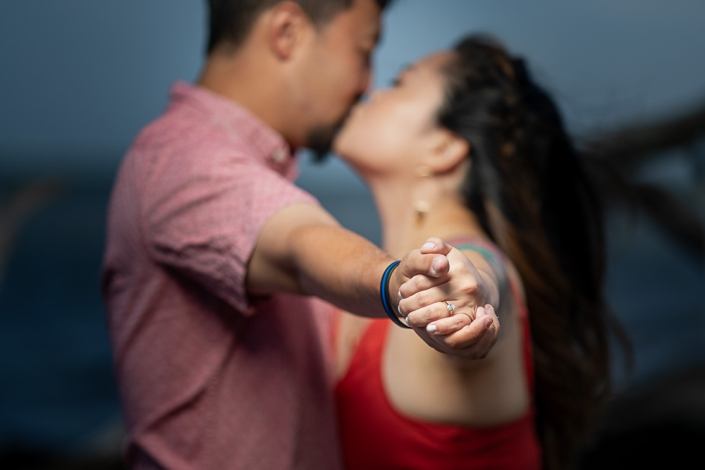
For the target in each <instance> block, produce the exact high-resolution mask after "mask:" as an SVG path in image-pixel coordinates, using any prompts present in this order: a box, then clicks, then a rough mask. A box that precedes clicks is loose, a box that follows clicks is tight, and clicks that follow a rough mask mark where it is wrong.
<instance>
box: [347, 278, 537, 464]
mask: <svg viewBox="0 0 705 470" xmlns="http://www.w3.org/2000/svg"><path fill="white" fill-rule="evenodd" d="M512 290H513V291H514V295H515V297H516V294H517V290H516V289H515V286H512ZM517 300H519V299H517ZM518 305H520V306H522V308H520V311H521V317H522V325H523V327H524V336H523V340H524V347H523V351H524V360H525V370H526V373H527V376H528V381H527V382H528V383H529V387H530V390H533V368H532V361H531V346H530V345H531V343H530V335H529V325H528V318H527V315H526V309H525V308H523V304H522V303H519V304H518ZM389 327H390V322H389V321H388V320H374V321H372V322H371V324H370V325H369V326H368V327H367V329H366V330H365V332H364V333H363V336H362V338H361V339H360V342H359V344H358V347H357V350H356V351H355V353H354V356H353V358H352V361H351V363H350V366H349V368H348V371H347V373H346V375H345V376H344V377H343V378H342V379H341V380H340V381H339V382H338V384H337V386H336V390H335V395H336V406H337V412H338V422H339V427H340V437H341V443H342V448H343V459H344V463H345V468H346V469H347V470H375V469H380V470H382V469H384V470H396V469H400V470H401V469H433V470H466V469H493V470H500V469H517V470H533V469H539V468H540V467H541V457H540V448H539V444H538V440H537V436H536V431H535V428H534V412H533V409H530V410H529V412H527V414H526V415H524V416H522V417H521V418H519V419H517V420H515V421H512V422H509V423H505V424H501V425H496V426H491V427H483V428H473V427H467V426H458V425H448V424H439V423H428V422H422V421H419V420H416V419H414V418H410V417H407V416H404V415H402V414H400V413H399V412H398V411H397V410H396V409H395V408H394V407H393V406H392V404H391V403H390V401H389V399H388V397H387V395H386V393H385V390H384V386H383V383H382V367H381V365H382V352H383V350H384V344H385V342H386V335H387V331H388V330H387V329H388V328H389Z"/></svg>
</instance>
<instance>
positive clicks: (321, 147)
mask: <svg viewBox="0 0 705 470" xmlns="http://www.w3.org/2000/svg"><path fill="white" fill-rule="evenodd" d="M358 100H359V97H358V98H357V99H356V100H355V103H357V101H358ZM352 109H353V108H352V106H351V107H350V109H348V111H347V112H346V113H345V114H344V115H343V117H341V118H340V119H339V120H338V121H337V122H336V123H334V124H331V125H329V126H319V127H316V128H314V129H313V130H312V131H311V132H309V134H308V139H307V145H306V147H307V148H308V149H309V150H311V153H312V154H313V161H314V163H323V162H324V161H326V160H327V159H328V157H329V156H330V154H331V148H332V147H333V141H334V140H335V137H336V136H337V135H338V132H340V130H341V129H342V128H343V126H344V125H345V122H346V121H347V120H348V117H350V113H352Z"/></svg>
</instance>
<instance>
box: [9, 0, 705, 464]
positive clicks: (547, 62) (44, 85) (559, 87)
mask: <svg viewBox="0 0 705 470" xmlns="http://www.w3.org/2000/svg"><path fill="white" fill-rule="evenodd" d="M704 20H705V3H703V2H702V1H701V0H671V1H669V2H665V1H656V0H619V1H615V0H591V1H589V2H559V1H549V0H533V1H531V2H527V1H525V0H506V1H502V2H493V1H488V0H484V1H482V0H474V1H470V0H440V1H429V0H397V2H396V4H395V5H394V6H393V7H392V8H391V9H390V10H389V11H388V13H387V14H386V17H385V36H384V40H383V43H382V44H381V47H380V48H379V50H378V53H377V55H376V57H375V66H376V74H375V80H374V83H375V86H377V87H383V86H387V85H388V83H389V82H390V81H391V79H392V78H393V76H394V75H395V74H396V73H397V72H398V71H399V70H400V69H401V68H402V67H403V66H404V65H405V64H407V63H409V62H411V61H413V60H415V59H416V58H418V57H420V56H422V55H424V54H426V53H428V52H432V51H435V50H437V49H440V48H444V47H448V46H450V45H452V44H453V43H454V42H455V41H456V40H458V39H459V38H460V37H461V36H462V35H463V34H464V33H468V32H486V33H491V34H494V35H495V36H497V37H498V38H500V39H501V40H502V41H504V42H505V43H506V44H507V45H508V46H509V47H510V49H511V50H513V51H514V52H515V53H518V54H521V55H523V56H525V58H526V59H527V60H528V63H529V65H530V68H531V69H532V70H533V71H534V72H535V74H536V77H537V78H538V79H539V81H540V82H541V83H543V84H544V85H545V86H546V87H547V88H548V89H549V90H550V91H551V93H552V94H553V96H554V97H555V98H556V99H557V101H558V103H559V104H560V106H561V109H562V111H563V113H564V115H565V117H566V120H567V123H568V126H569V128H570V130H571V132H572V133H573V135H574V136H575V137H576V139H577V141H578V142H579V143H581V146H583V147H584V149H585V151H586V159H588V160H589V161H590V165H596V166H602V167H605V166H607V167H609V168H610V173H609V174H610V176H609V177H606V178H602V179H601V180H600V184H601V188H600V189H601V191H602V192H603V193H604V194H605V196H606V198H607V200H608V205H609V226H608V229H609V266H608V292H609V297H610V299H609V300H610V302H611V304H612V306H613V307H614V310H615V313H616V314H617V316H618V317H619V319H620V320H621V321H622V323H623V324H624V326H625V329H626V332H627V334H628V335H629V337H630V339H631V342H632V346H633V350H634V363H633V367H632V368H631V370H630V371H629V372H627V368H625V362H624V361H623V360H621V359H619V358H616V359H615V366H616V373H615V380H616V382H617V384H618V386H619V388H618V396H617V398H618V400H616V401H615V405H614V410H613V412H612V414H611V415H609V416H608V417H606V418H605V423H604V426H603V428H602V431H601V433H600V434H599V435H597V436H596V438H595V441H594V448H593V449H592V450H591V451H590V453H589V455H588V456H587V457H586V462H587V461H589V462H592V464H593V465H595V466H594V468H607V466H606V465H601V464H599V463H597V462H600V460H599V459H601V458H603V457H602V455H603V453H604V452H606V451H604V449H605V448H607V447H609V445H608V444H609V443H611V444H610V445H614V444H615V443H618V444H619V443H622V442H627V441H620V440H619V439H621V438H622V437H623V436H624V435H626V433H628V432H631V431H633V430H635V429H636V430H640V432H641V431H644V430H645V429H651V428H648V426H651V425H653V422H656V423H657V424H658V425H662V424H663V423H664V422H668V423H671V424H672V423H675V424H673V425H674V426H680V427H678V430H680V431H683V432H685V431H687V430H697V431H698V432H700V433H701V434H700V435H701V436H702V429H703V427H704V426H705V425H704V424H703V423H705V403H704V402H705V385H704V383H705V374H704V373H703V370H704V369H705V303H704V302H703V300H704V299H703V291H705V256H704V255H703V252H704V245H705V241H704V240H703V232H702V230H701V228H699V225H698V224H702V223H703V221H705V36H704V35H703V34H702V28H703V21H704ZM204 24H205V7H204V2H203V1H200V0H150V1H149V2H145V1H142V0H122V1H120V2H97V1H95V0H63V1H61V2H46V1H39V0H24V1H22V2H7V1H6V2H1V3H0V71H1V73H0V467H2V468H8V469H11V468H121V466H120V463H119V453H120V446H121V437H122V424H121V416H120V408H119V402H118V397H117V393H116V387H115V383H114V378H113V373H112V369H111V353H110V348H109V343H108V336H107V331H106V323H105V313H104V308H103V304H102V302H101V298H100V292H99V270H100V263H101V257H102V250H103V243H104V236H105V217H106V213H105V211H106V205H107V201H108V197H109V193H110V189H111V184H112V179H113V177H114V175H115V171H116V169H117V166H118V164H119V162H120V159H121V157H122V156H123V154H124V152H125V150H126V148H127V147H128V145H129V144H130V142H131V140H132V139H133V138H134V137H135V135H136V133H137V132H138V131H139V129H140V128H141V127H143V126H144V125H145V124H147V123H148V122H149V121H150V120H152V119H153V118H155V117H156V116H157V115H158V114H159V113H160V112H161V111H162V109H163V108H164V106H165V104H166V100H167V94H168V90H169V88H170V86H171V84H172V83H173V82H174V81H175V80H179V79H181V80H189V81H190V80H193V79H194V78H195V77H196V75H197V73H198V70H199V67H200V64H201V60H202V57H203V49H204V35H205V28H204ZM301 169H302V174H301V178H300V181H299V184H300V185H301V186H303V187H305V188H306V189H308V190H309V191H311V192H312V193H313V194H314V195H316V196H317V197H319V199H320V200H321V201H322V203H323V204H324V205H325V206H326V207H327V208H328V209H329V210H330V211H331V212H332V213H333V214H334V215H335V216H336V217H338V218H339V220H340V221H341V222H342V223H343V224H344V225H346V226H348V227H350V228H351V229H353V230H355V231H357V232H359V233H361V234H363V235H364V236H366V237H368V238H369V239H371V240H373V241H375V242H377V241H378V240H379V225H378V222H377V219H376V215H375V209H374V206H373V204H372V201H371V199H370V197H369V195H368V194H367V191H366V189H365V187H364V186H363V185H362V183H361V182H360V181H359V179H358V178H357V177H356V176H355V175H354V174H353V173H351V172H350V171H349V170H347V169H346V168H345V167H344V166H343V164H342V163H341V162H340V161H338V160H336V159H335V158H333V159H329V160H328V161H327V162H325V163H324V164H314V163H312V159H311V158H310V156H309V155H307V154H306V153H304V154H303V155H302V156H301ZM603 174H604V173H603ZM652 415H653V416H654V419H653V422H652V421H649V420H650V417H652ZM637 416H638V417H639V418H640V419H641V421H639V420H637V419H636V417H637ZM664 416H665V418H664ZM685 421H687V423H686V424H683V422H685ZM669 425H670V424H669ZM656 429H660V428H656ZM669 429H670V431H669V433H670V436H671V437H672V438H673V439H674V440H675V439H680V440H681V443H682V444H683V443H685V442H687V439H689V438H690V436H692V435H693V434H692V433H690V434H683V435H680V434H677V433H675V432H674V431H673V428H669ZM684 430H685V431H684ZM629 436H630V437H629V439H632V438H633V439H634V442H632V441H629V443H630V444H629V445H631V444H633V445H634V447H633V449H634V450H633V451H634V452H636V450H637V449H644V447H643V441H641V440H638V439H637V437H634V434H633V433H632V434H629ZM694 442H700V441H694ZM606 443H607V444H606ZM629 445H628V444H624V445H621V444H620V445H619V446H618V447H619V448H620V449H622V451H624V452H627V451H626V450H624V449H632V447H629ZM696 445H697V444H696ZM647 448H648V447H647ZM694 448H696V447H694ZM610 452H611V453H610V454H609V455H610V456H611V457H610V458H611V459H612V462H613V463H614V461H615V460H614V458H615V457H614V456H615V455H616V453H617V452H618V451H617V450H615V449H611V450H610ZM630 452H631V451H630ZM642 453H643V452H642ZM605 455H606V454H605ZM623 468H624V467H623Z"/></svg>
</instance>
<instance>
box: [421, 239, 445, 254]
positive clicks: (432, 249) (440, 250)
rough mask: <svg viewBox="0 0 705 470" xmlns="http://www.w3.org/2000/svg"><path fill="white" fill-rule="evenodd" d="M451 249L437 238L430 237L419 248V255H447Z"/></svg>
mask: <svg viewBox="0 0 705 470" xmlns="http://www.w3.org/2000/svg"><path fill="white" fill-rule="evenodd" d="M452 248H453V247H452V246H450V245H449V244H447V243H446V242H444V241H443V240H442V239H440V238H438V237H431V238H429V239H427V240H426V242H425V243H424V244H423V245H422V246H421V253H425V254H426V253H435V254H440V255H447V254H448V253H450V250H451V249H452Z"/></svg>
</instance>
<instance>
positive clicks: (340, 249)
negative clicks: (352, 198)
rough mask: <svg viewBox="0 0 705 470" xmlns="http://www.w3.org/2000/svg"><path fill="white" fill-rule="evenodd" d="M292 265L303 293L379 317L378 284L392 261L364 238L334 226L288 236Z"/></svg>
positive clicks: (303, 229)
mask: <svg viewBox="0 0 705 470" xmlns="http://www.w3.org/2000/svg"><path fill="white" fill-rule="evenodd" d="M290 247H291V252H290V253H291V266H292V269H293V274H294V276H295V277H296V282H297V284H298V286H299V289H300V291H301V292H302V293H305V294H308V295H315V296H317V297H320V298H322V299H324V300H326V301H328V302H330V303H333V304H335V305H337V306H339V307H341V308H343V309H345V310H347V311H350V312H353V313H357V314H359V315H363V316H370V317H381V316H384V315H385V314H384V310H383V308H382V304H381V302H380V292H379V282H380V279H381V276H382V273H383V271H384V269H385V268H386V267H387V266H388V265H389V263H390V262H392V259H391V258H390V257H389V256H388V255H387V254H385V253H384V252H383V251H382V250H380V249H379V248H377V247H376V246H375V245H373V244H372V243H370V242H369V241H367V240H365V239H364V238H362V237H360V236H358V235H356V234H354V233H352V232H350V231H348V230H345V229H344V228H342V227H338V226H333V225H310V226H303V227H299V228H297V229H295V230H293V231H292V232H291V234H290Z"/></svg>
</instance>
